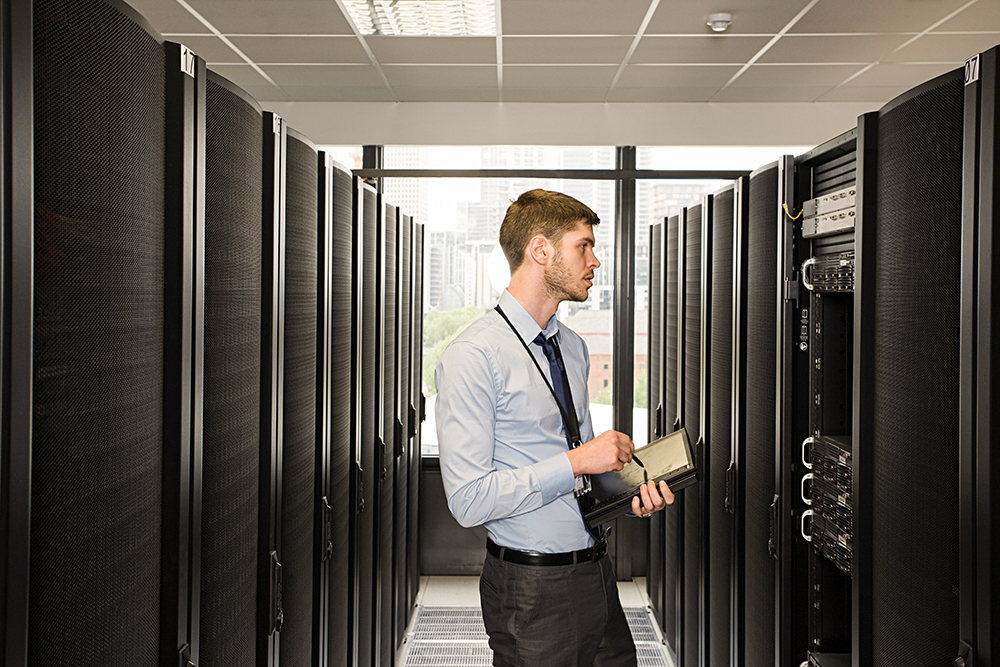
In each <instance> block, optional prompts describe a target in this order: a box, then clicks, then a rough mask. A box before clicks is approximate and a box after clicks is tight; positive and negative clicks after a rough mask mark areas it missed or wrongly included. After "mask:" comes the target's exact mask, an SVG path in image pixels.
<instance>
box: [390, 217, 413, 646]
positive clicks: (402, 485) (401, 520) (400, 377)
mask: <svg viewBox="0 0 1000 667" xmlns="http://www.w3.org/2000/svg"><path fill="white" fill-rule="evenodd" d="M399 232H400V233H399V252H400V257H399V266H400V272H399V276H398V278H399V280H398V281H397V282H398V283H399V285H400V289H399V293H398V295H397V301H398V303H399V308H398V309H397V310H398V321H399V344H398V346H397V349H398V350H399V367H398V372H397V373H396V377H395V378H394V380H395V382H396V388H397V392H398V394H399V396H398V402H397V405H396V419H397V420H398V422H399V424H402V425H403V431H402V432H399V433H397V437H398V438H399V439H400V440H401V441H400V442H397V443H396V446H397V449H398V450H399V451H400V452H402V453H403V456H400V457H399V458H398V459H396V488H395V504H396V517H395V531H396V536H395V544H394V549H395V556H394V559H395V567H396V580H395V581H396V588H395V608H396V616H395V619H394V627H395V629H396V632H395V635H394V637H393V641H394V642H395V644H396V645H398V644H399V643H400V642H401V641H402V639H403V633H404V631H405V630H406V623H407V621H409V604H408V602H407V578H406V569H407V562H406V531H407V530H408V529H409V528H410V526H408V525H407V508H408V503H407V489H408V487H409V484H408V481H409V480H408V479H407V477H408V474H407V473H408V466H407V457H406V452H407V450H408V449H409V443H408V442H407V440H408V437H407V435H408V432H409V429H408V427H407V424H408V421H409V410H410V409H409V405H410V217H409V216H408V215H401V216H400V224H399Z"/></svg>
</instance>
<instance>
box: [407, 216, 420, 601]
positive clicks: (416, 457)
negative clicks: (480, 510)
mask: <svg viewBox="0 0 1000 667" xmlns="http://www.w3.org/2000/svg"><path fill="white" fill-rule="evenodd" d="M410 222H411V224H412V227H413V230H412V238H411V244H410V245H411V250H412V256H413V264H412V284H413V298H412V300H411V302H410V317H412V324H411V326H410V332H411V342H412V346H413V347H412V351H411V354H410V359H411V365H412V372H411V374H410V378H411V382H412V383H413V384H412V388H411V392H410V420H409V432H410V450H409V452H410V464H409V477H410V479H409V482H408V484H407V490H408V492H409V502H408V521H407V537H406V540H407V552H406V553H407V558H406V560H407V563H408V564H409V570H408V576H409V586H408V591H409V600H408V604H409V606H411V607H412V606H413V605H414V604H415V603H416V600H417V592H418V590H419V588H420V567H419V561H420V540H419V532H418V526H419V523H418V518H419V507H420V503H419V498H420V495H419V491H420V472H421V469H422V466H423V457H422V452H421V451H420V432H421V425H422V423H423V421H424V392H423V385H424V378H423V355H424V333H423V331H424V307H423V304H424V226H423V225H422V224H420V223H417V222H416V221H414V220H413V219H412V218H411V221H410Z"/></svg>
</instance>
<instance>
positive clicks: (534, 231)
mask: <svg viewBox="0 0 1000 667" xmlns="http://www.w3.org/2000/svg"><path fill="white" fill-rule="evenodd" d="M580 221H583V222H585V223H587V224H588V225H591V226H593V225H599V224H600V223H601V219H600V218H598V217H597V214H596V213H594V212H593V211H592V210H591V209H590V207H589V206H587V205H586V204H584V203H582V202H580V201H578V200H576V199H574V198H573V197H570V196H569V195H564V194H563V193H561V192H550V191H548V190H541V189H538V190H528V191H527V192H525V193H524V194H522V195H521V196H520V197H518V198H517V200H516V201H513V202H511V205H510V206H509V207H508V208H507V214H506V215H505V216H504V218H503V224H501V225H500V247H501V248H503V254H504V255H505V256H506V257H507V263H508V264H510V272H511V273H514V272H515V271H517V269H518V267H520V266H521V263H522V262H523V261H524V249H525V248H527V247H528V241H530V240H531V239H532V238H534V237H535V236H537V235H539V234H541V235H542V236H544V237H545V238H547V239H548V240H549V241H550V242H552V243H558V242H559V241H560V240H561V239H562V237H563V234H565V233H566V232H569V231H572V230H574V229H576V226H577V224H578V223H579V222H580Z"/></svg>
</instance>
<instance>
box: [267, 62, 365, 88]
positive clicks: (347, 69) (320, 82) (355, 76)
mask: <svg viewBox="0 0 1000 667" xmlns="http://www.w3.org/2000/svg"><path fill="white" fill-rule="evenodd" d="M261 69H262V70H264V71H265V72H266V73H267V75H268V76H269V77H271V78H272V79H274V82H275V83H276V84H278V85H279V86H281V87H282V88H284V87H286V86H371V87H373V88H378V87H385V82H383V81H382V77H380V76H379V75H378V72H377V71H376V70H375V68H374V67H373V66H372V65H263V66H261Z"/></svg>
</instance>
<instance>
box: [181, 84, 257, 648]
mask: <svg viewBox="0 0 1000 667" xmlns="http://www.w3.org/2000/svg"><path fill="white" fill-rule="evenodd" d="M204 109H205V124H204V127H205V188H204V192H205V195H204V196H205V242H204V248H205V251H204V252H205V262H204V263H205V268H204V276H205V278H204V283H205V315H204V320H205V325H204V348H205V361H204V390H203V396H204V399H203V404H204V408H203V413H204V417H203V428H202V431H203V435H202V439H203V446H202V497H201V548H200V558H201V576H200V585H199V587H198V588H199V589H200V594H201V600H200V604H199V605H197V606H196V607H195V608H196V609H197V610H198V615H199V623H198V627H199V628H200V631H199V639H200V641H199V642H197V643H196V644H194V645H193V646H194V647H200V648H199V650H198V651H196V653H197V656H198V659H195V658H196V656H195V651H193V652H192V661H194V662H195V664H200V665H205V666H206V667H212V666H213V665H239V666H240V667H244V666H247V667H248V666H250V665H254V664H255V663H256V648H255V645H256V632H257V605H258V602H257V587H256V583H255V582H256V580H257V567H258V521H259V518H258V511H259V501H260V498H259V474H260V455H259V447H260V445H259V443H260V427H261V402H260V398H261V391H260V388H261V384H260V382H261V377H262V376H261V371H262V369H261V365H262V363H261V362H262V357H261V350H262V342H263V341H262V329H261V322H262V319H261V318H262V305H263V301H262V298H261V290H262V287H263V283H262V266H263V263H262V255H261V249H262V247H263V239H262V234H263V179H262V178H261V174H262V173H263V151H264V146H263V143H262V142H261V126H262V125H263V111H262V110H261V108H260V105H258V104H257V102H256V101H255V100H254V99H253V98H252V97H251V96H250V95H249V94H247V93H246V92H245V91H243V90H242V89H240V88H239V87H237V86H236V85H234V84H233V83H231V82H230V81H228V80H226V79H225V78H223V77H221V76H219V75H218V74H216V73H215V72H211V71H209V72H207V74H206V82H205V106H204Z"/></svg>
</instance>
